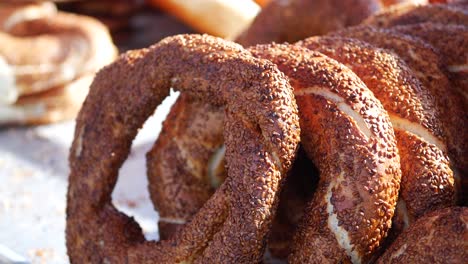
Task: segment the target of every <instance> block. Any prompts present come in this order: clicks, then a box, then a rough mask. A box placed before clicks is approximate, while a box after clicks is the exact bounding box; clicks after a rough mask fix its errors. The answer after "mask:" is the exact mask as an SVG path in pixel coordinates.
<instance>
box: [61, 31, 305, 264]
mask: <svg viewBox="0 0 468 264" xmlns="http://www.w3.org/2000/svg"><path fill="white" fill-rule="evenodd" d="M171 86H173V87H176V88H177V89H179V90H181V91H185V92H189V93H190V94H191V95H192V96H194V97H197V98H200V99H202V98H209V99H210V101H209V102H210V103H212V104H214V105H225V106H226V119H225V129H224V131H225V133H224V134H225V135H224V139H225V145H226V159H227V166H228V168H229V170H228V171H229V176H228V178H227V180H226V181H225V183H224V184H223V185H222V186H221V187H220V188H219V189H218V190H217V191H216V192H215V194H214V195H213V196H212V197H211V198H210V199H209V200H208V201H207V203H206V204H205V205H204V207H203V208H202V209H201V210H200V211H199V212H198V213H197V214H196V215H195V216H194V218H192V221H191V222H190V223H188V224H187V225H186V226H185V227H184V228H182V229H181V230H180V231H179V232H177V233H176V234H175V236H174V237H173V238H171V239H170V240H166V241H161V242H157V243H156V242H145V241H144V238H143V236H142V234H141V231H140V229H139V227H138V225H137V224H136V223H135V222H134V221H133V220H132V219H131V218H129V217H127V216H125V215H124V214H122V213H119V212H118V211H117V210H116V209H115V208H114V207H113V206H112V203H111V193H112V189H113V188H114V185H115V182H116V179H117V173H118V169H119V167H120V166H121V165H122V163H123V161H124V160H125V157H126V156H127V155H128V153H129V150H130V146H131V142H132V140H133V138H134V137H135V135H136V133H137V131H138V128H140V127H141V126H142V124H143V122H144V121H145V119H146V118H148V117H149V116H150V115H151V114H152V113H153V111H154V109H155V107H156V106H157V105H158V104H159V103H160V102H161V101H162V100H163V99H164V97H166V95H167V94H168V91H169V88H170V87H171ZM75 131H76V132H75V139H74V142H73V145H72V148H71V151H70V167H71V174H70V178H69V190H68V199H67V229H66V238H67V248H68V254H69V256H70V259H71V261H72V262H73V263H90V262H92V263H96V262H112V263H124V262H131V263H152V262H154V261H155V260H157V261H158V262H159V263H174V262H181V261H184V260H194V261H195V262H196V263H198V262H200V263H206V262H213V263H220V262H236V263H241V262H242V263H243V262H249V263H252V262H258V261H259V260H260V258H261V256H262V253H263V251H262V249H263V247H264V243H265V239H266V234H267V230H269V227H270V224H271V219H272V216H273V215H274V212H275V208H276V205H277V196H278V194H279V193H278V191H279V190H280V186H281V182H282V179H283V175H284V174H285V172H286V171H287V170H288V168H289V167H290V165H291V162H292V159H293V157H294V155H295V152H296V149H297V143H298V141H299V124H298V116H297V107H296V105H295V100H294V98H293V94H292V89H291V87H290V86H289V84H288V82H287V79H286V78H285V77H284V75H283V74H282V73H281V72H279V71H278V69H277V68H276V66H275V65H274V64H272V63H270V62H268V61H265V60H259V59H254V58H253V57H251V56H250V55H249V53H248V52H246V51H244V50H243V49H242V48H241V47H240V46H238V45H236V44H233V43H230V42H226V41H223V40H221V39H218V38H213V37H209V36H199V35H181V36H174V37H170V38H167V39H165V40H163V41H161V42H159V43H158V44H156V45H154V46H151V47H150V48H148V49H142V50H138V51H131V52H127V53H126V54H124V55H123V56H121V57H120V58H119V59H118V60H117V61H116V62H115V63H114V64H112V65H111V66H109V67H106V68H104V69H103V70H102V71H100V72H99V73H98V74H97V76H96V78H95V79H94V82H93V84H92V85H91V89H90V94H89V95H88V97H87V99H86V101H85V103H84V105H83V108H82V110H81V112H80V114H79V117H78V119H77V126H76V130H75ZM240 219H242V221H239V220H240Z"/></svg>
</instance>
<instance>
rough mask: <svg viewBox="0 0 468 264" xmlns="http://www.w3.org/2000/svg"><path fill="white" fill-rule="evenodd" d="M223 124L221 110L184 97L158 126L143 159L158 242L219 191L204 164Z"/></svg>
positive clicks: (218, 141)
mask: <svg viewBox="0 0 468 264" xmlns="http://www.w3.org/2000/svg"><path fill="white" fill-rule="evenodd" d="M223 121H224V113H223V109H222V108H219V107H214V106H212V105H210V104H206V103H202V102H201V101H197V100H195V99H193V98H190V96H189V95H188V94H182V95H181V96H180V98H179V99H178V100H177V102H176V103H175V104H174V105H173V106H172V108H171V112H170V113H169V115H168V116H167V118H166V120H165V121H164V123H163V126H162V130H161V133H160V135H159V136H158V140H157V141H156V143H155V144H154V146H153V148H152V149H151V151H150V152H148V154H147V160H148V162H147V168H148V169H147V171H148V172H147V173H148V180H149V185H148V187H149V192H150V195H151V199H152V201H153V204H154V206H155V208H156V209H157V211H158V213H159V222H158V225H159V234H160V237H161V238H162V239H167V238H169V237H170V236H171V235H172V234H173V233H174V232H175V230H176V229H177V226H179V225H182V224H185V223H186V222H187V220H188V219H189V218H190V217H191V216H192V215H194V214H195V213H196V212H198V210H200V208H201V207H202V206H203V204H204V203H205V202H206V201H207V200H208V199H209V198H210V196H211V195H212V194H213V193H214V190H215V188H216V187H218V186H219V184H220V183H218V182H214V181H213V180H214V179H213V176H212V174H213V168H210V165H209V163H210V160H211V159H212V158H213V156H214V155H215V153H216V151H218V150H219V149H220V148H221V147H222V145H223ZM222 156H224V154H222ZM222 166H224V163H223V165H222Z"/></svg>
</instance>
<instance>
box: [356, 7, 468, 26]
mask: <svg viewBox="0 0 468 264" xmlns="http://www.w3.org/2000/svg"><path fill="white" fill-rule="evenodd" d="M429 21H431V22H432V23H440V24H445V25H446V24H459V25H465V26H468V12H467V10H466V9H464V8H462V7H460V6H457V5H451V4H432V5H414V4H403V5H395V6H393V7H390V8H389V9H386V10H383V11H382V12H380V13H377V14H375V15H373V16H371V17H369V18H368V19H366V20H365V21H364V22H363V23H364V24H368V25H373V26H377V27H392V26H396V25H409V24H418V23H424V22H429Z"/></svg>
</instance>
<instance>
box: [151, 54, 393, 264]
mask: <svg viewBox="0 0 468 264" xmlns="http://www.w3.org/2000/svg"><path fill="white" fill-rule="evenodd" d="M250 51H251V52H252V53H253V54H254V55H255V56H256V57H259V58H267V59H268V60H271V61H272V62H273V63H275V64H277V65H278V67H279V69H280V70H281V71H283V72H284V73H285V74H286V75H287V76H288V78H289V80H290V82H291V84H292V85H293V87H294V93H295V96H296V100H297V101H298V106H299V116H300V124H301V127H302V128H303V129H301V142H302V145H303V146H304V148H305V150H306V152H307V154H308V156H309V157H310V158H311V159H312V160H313V162H314V164H316V165H317V167H318V169H319V171H320V174H321V175H320V182H319V186H318V192H317V193H316V194H315V195H314V200H313V203H311V204H310V205H309V208H308V210H307V211H306V215H307V217H305V218H304V219H305V220H304V221H306V222H305V223H304V225H305V226H307V229H308V228H312V229H314V230H315V232H305V233H300V237H302V235H304V237H303V242H304V244H301V245H300V246H298V247H296V250H297V251H296V254H295V255H294V257H293V259H291V260H292V261H293V262H296V263H301V262H303V261H306V260H315V261H320V260H322V261H323V260H328V261H340V260H350V259H353V260H358V259H368V258H369V257H370V256H371V255H372V253H374V252H375V250H376V249H377V247H378V245H379V244H380V243H381V242H382V240H383V239H384V238H385V236H386V234H387V231H388V229H389V227H390V225H391V218H392V216H393V210H394V208H395V204H396V199H397V193H398V189H399V181H400V169H399V157H398V155H397V150H396V143H395V138H394V134H393V129H392V126H391V125H390V121H389V118H388V115H387V113H386V111H385V110H384V109H383V107H382V106H381V104H380V102H379V101H378V100H377V99H375V98H374V96H373V95H372V93H371V92H370V91H369V90H368V89H367V87H366V86H365V85H364V83H362V81H361V80H360V79H359V78H358V77H357V76H356V75H355V74H354V73H353V72H351V71H350V70H349V69H348V68H346V67H345V66H343V65H342V64H340V63H338V62H336V61H335V60H332V59H330V58H328V57H326V56H324V55H323V54H320V53H317V52H311V51H308V50H306V49H303V48H299V47H295V46H292V45H260V46H256V47H252V48H250ZM176 104H179V105H177V106H176V107H175V108H173V109H172V112H171V113H170V115H169V116H170V117H171V118H170V119H169V120H168V121H167V123H166V124H165V127H164V128H163V130H165V133H162V134H161V135H160V137H159V138H158V141H161V142H166V144H167V146H172V147H171V148H158V147H157V145H156V146H155V148H153V149H152V151H151V155H148V160H147V163H148V164H152V165H150V166H152V168H153V170H149V171H148V176H149V181H150V186H151V185H153V186H157V185H158V184H159V183H160V182H165V183H167V185H158V186H159V187H150V190H151V191H153V192H154V191H156V192H158V193H157V194H152V195H153V196H158V197H160V198H161V199H160V200H155V199H153V201H154V202H155V204H156V207H158V203H164V204H165V205H164V206H165V209H168V208H170V206H174V207H176V208H183V207H182V206H180V205H177V204H176V203H185V202H186V201H187V200H190V199H192V198H191V197H193V199H194V200H197V199H198V198H199V197H200V196H199V195H200V194H199V193H196V192H192V191H193V190H192V189H191V188H190V185H188V183H192V182H199V183H203V182H204V184H205V186H207V187H206V188H209V187H208V186H209V185H210V184H209V180H208V178H209V177H207V176H204V177H195V176H194V174H192V173H189V174H187V173H182V174H177V173H176V172H175V171H174V170H172V171H170V172H163V171H164V168H166V167H167V165H166V164H170V163H171V164H178V165H177V166H178V167H181V168H190V167H193V168H195V170H196V166H191V165H190V164H194V163H196V164H198V161H199V159H198V158H197V152H194V151H193V150H191V149H189V148H186V147H183V148H181V146H187V145H189V144H188V143H187V141H186V140H184V138H181V137H180V135H183V134H184V133H183V132H187V133H189V134H194V135H198V134H205V135H208V134H211V132H212V131H214V130H213V129H212V131H204V129H207V128H209V127H211V125H212V124H214V123H215V122H214V121H210V120H206V121H207V122H209V123H208V124H207V125H206V126H205V127H203V126H198V127H196V128H195V129H191V127H188V128H187V127H186V125H185V124H186V123H187V122H185V120H186V118H190V119H194V120H199V118H202V119H203V115H198V117H197V116H196V115H195V116H194V115H193V113H195V112H202V113H206V112H208V108H207V107H204V106H203V105H199V104H197V103H193V102H190V101H187V100H185V101H183V100H180V101H178V102H177V103H176ZM180 104H182V106H181V105H180ZM194 107H201V109H198V110H195V109H193V108H194ZM181 109H182V111H181ZM187 109H193V110H192V111H190V110H189V111H188V112H189V113H184V111H187ZM179 111H180V112H179ZM174 117H176V118H178V119H179V120H177V119H173V118H174ZM176 124H179V125H181V126H180V127H176V126H175V125H176ZM169 125H170V126H169ZM188 138H190V137H188ZM195 138H198V137H197V136H195ZM195 144H196V145H198V144H197V143H195ZM203 145H205V144H203ZM169 153H170V154H171V155H168V154H169ZM174 156H175V157H177V158H176V159H172V158H171V157H174ZM158 158H159V159H158ZM205 166H206V164H205ZM158 167H159V169H156V170H155V168H158ZM309 169H310V170H312V168H309ZM158 172H163V175H164V176H163V178H162V177H161V175H157V173H158ZM203 179H205V180H203ZM309 188H313V186H312V185H311V186H309ZM173 190H181V192H180V193H177V194H178V196H174V192H173ZM164 198H165V199H164ZM166 206H168V207H166ZM175 211H176V210H173V211H172V213H176V212H175ZM184 213H185V215H183V214H184ZM184 213H180V215H179V216H181V215H183V216H184V217H183V218H178V219H175V220H176V221H173V222H172V224H174V225H177V224H179V225H180V224H183V223H185V221H187V220H188V219H189V218H187V217H190V213H187V212H184ZM171 220H174V219H171ZM163 221H166V222H167V219H164V220H163ZM371 221H372V224H369V223H370V222H371ZM327 222H328V223H329V225H328V226H327V225H326V224H324V223H327ZM189 223H190V222H189ZM356 226H358V227H359V228H356ZM302 230H304V229H302ZM277 231H281V230H272V232H273V233H275V232H276V234H278V235H280V232H277ZM309 231H310V230H309ZM314 234H315V235H314ZM363 237H372V239H368V240H365V239H363ZM275 242H278V241H277V240H276V241H275ZM286 243H287V241H286ZM289 243H290V245H288V246H291V244H292V241H289ZM277 245H278V244H277ZM280 248H284V247H283V246H282V245H280ZM286 250H287V252H288V251H289V249H286Z"/></svg>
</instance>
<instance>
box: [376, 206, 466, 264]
mask: <svg viewBox="0 0 468 264" xmlns="http://www.w3.org/2000/svg"><path fill="white" fill-rule="evenodd" d="M467 226H468V208H467V207H450V208H444V209H440V210H437V211H434V212H431V213H429V214H427V215H424V216H423V217H421V218H420V219H419V220H418V221H416V222H415V223H414V224H413V225H411V226H410V227H409V228H408V229H407V230H406V231H405V232H404V233H402V234H401V235H400V236H399V237H398V238H397V239H396V241H395V242H394V243H393V244H392V245H391V246H390V247H389V248H388V250H387V251H386V252H385V253H384V254H383V255H382V257H380V258H379V259H378V261H377V263H379V264H384V263H465V262H466V260H467V259H468V228H467Z"/></svg>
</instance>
